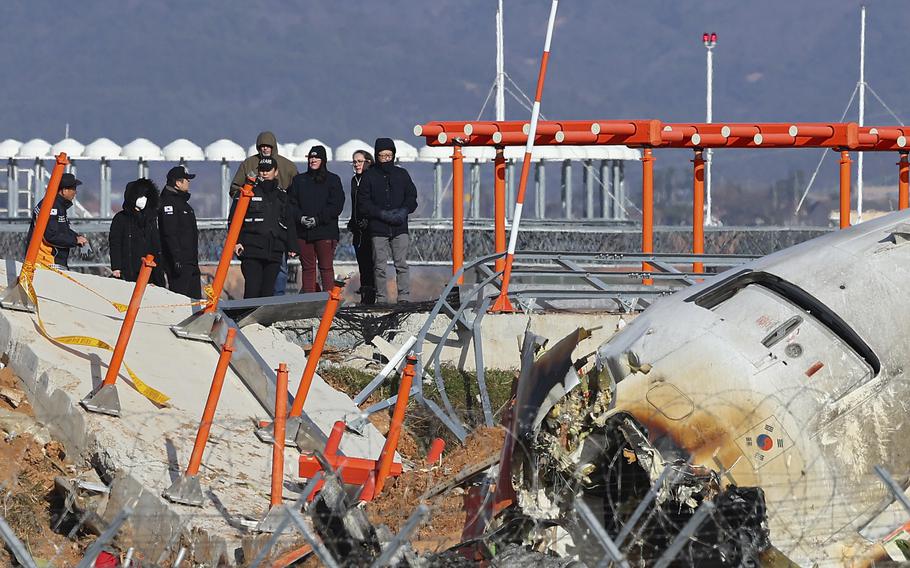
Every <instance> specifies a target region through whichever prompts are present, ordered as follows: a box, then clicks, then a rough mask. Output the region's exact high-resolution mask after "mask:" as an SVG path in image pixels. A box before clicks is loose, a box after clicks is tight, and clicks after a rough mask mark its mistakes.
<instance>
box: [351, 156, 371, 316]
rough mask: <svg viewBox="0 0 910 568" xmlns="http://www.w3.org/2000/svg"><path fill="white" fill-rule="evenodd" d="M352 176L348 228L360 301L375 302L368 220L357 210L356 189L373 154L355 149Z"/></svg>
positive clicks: (368, 167)
mask: <svg viewBox="0 0 910 568" xmlns="http://www.w3.org/2000/svg"><path fill="white" fill-rule="evenodd" d="M351 164H352V166H353V168H354V176H353V177H352V178H351V220H350V221H348V230H349V231H351V240H352V242H353V243H354V254H355V255H356V257H357V269H358V270H359V271H360V290H358V291H357V292H358V293H359V294H360V303H361V304H366V305H371V304H375V303H376V275H375V271H376V267H375V266H373V241H372V240H371V239H370V231H369V227H368V225H369V224H370V220H369V219H367V218H365V217H362V216H361V215H360V213H359V212H358V211H357V190H358V189H359V188H360V182H361V180H362V179H363V172H365V171H366V170H368V169H370V166H372V165H373V156H372V155H371V154H370V153H369V152H367V151H366V150H357V151H356V152H354V156H353V158H352V162H351Z"/></svg>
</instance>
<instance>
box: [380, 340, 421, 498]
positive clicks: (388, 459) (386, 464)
mask: <svg viewBox="0 0 910 568" xmlns="http://www.w3.org/2000/svg"><path fill="white" fill-rule="evenodd" d="M416 364H417V357H415V356H414V355H408V361H407V364H406V365H405V367H404V371H402V372H401V383H399V385H398V399H397V400H396V401H395V410H394V411H393V412H392V423H391V425H390V426H389V433H388V434H387V435H386V437H385V445H384V446H383V447H382V453H380V454H379V466H378V469H379V471H378V472H377V474H376V491H375V494H376V495H379V494H380V493H381V492H382V488H383V486H384V485H385V480H386V478H388V477H389V472H390V471H391V470H392V462H393V461H394V460H395V450H397V449H398V439H399V438H400V437H401V425H402V424H404V413H405V410H407V407H408V397H409V396H410V394H411V384H412V383H413V382H414V373H415V371H414V365H416Z"/></svg>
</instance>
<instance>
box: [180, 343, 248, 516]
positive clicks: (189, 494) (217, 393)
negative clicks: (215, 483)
mask: <svg viewBox="0 0 910 568" xmlns="http://www.w3.org/2000/svg"><path fill="white" fill-rule="evenodd" d="M236 334H237V330H236V329H234V328H228V330H227V338H226V339H225V340H224V344H223V345H222V346H221V355H220V356H219V357H218V365H217V366H216V367H215V375H214V376H213V377H212V386H211V387H210V388H209V397H208V398H207V399H206V401H205V410H203V411H202V420H200V421H199V429H198V430H197V431H196V441H195V442H194V443H193V452H192V453H191V454H190V461H189V463H188V464H187V466H186V472H185V473H184V474H183V475H182V476H180V477H179V478H177V479H176V480H175V481H174V483H173V484H172V485H171V486H170V487H169V488H168V489H167V490H166V491H165V492H164V494H163V496H164V498H165V499H167V500H168V501H172V502H174V503H181V504H183V505H191V506H194V507H201V506H202V505H203V503H204V502H205V498H204V497H203V493H202V486H201V485H200V484H199V478H198V477H196V476H197V475H199V466H200V464H202V454H203V452H205V445H206V443H208V440H209V432H210V431H211V429H212V422H213V420H214V418H215V409H216V408H217V407H218V399H219V398H221V388H222V387H223V386H224V375H225V374H226V373H227V370H228V365H230V364H231V355H233V353H234V336H235V335H236Z"/></svg>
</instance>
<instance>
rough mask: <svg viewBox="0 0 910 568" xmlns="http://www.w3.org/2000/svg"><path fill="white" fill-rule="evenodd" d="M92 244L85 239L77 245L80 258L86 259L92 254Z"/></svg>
mask: <svg viewBox="0 0 910 568" xmlns="http://www.w3.org/2000/svg"><path fill="white" fill-rule="evenodd" d="M92 252H93V251H92V245H90V244H89V242H88V241H85V242H84V243H83V244H81V245H79V257H80V258H81V259H82V260H88V259H89V258H91V256H92Z"/></svg>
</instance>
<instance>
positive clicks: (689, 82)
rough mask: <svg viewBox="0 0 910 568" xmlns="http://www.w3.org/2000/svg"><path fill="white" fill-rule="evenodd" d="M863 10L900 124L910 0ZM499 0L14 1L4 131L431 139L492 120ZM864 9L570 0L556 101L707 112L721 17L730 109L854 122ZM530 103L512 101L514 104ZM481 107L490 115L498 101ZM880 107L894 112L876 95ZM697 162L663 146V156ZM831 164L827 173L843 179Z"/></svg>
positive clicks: (164, 137) (613, 108) (757, 115)
mask: <svg viewBox="0 0 910 568" xmlns="http://www.w3.org/2000/svg"><path fill="white" fill-rule="evenodd" d="M549 4H550V3H549V2H546V1H544V0H535V1H530V0H506V2H505V42H506V54H505V58H506V71H507V73H508V74H509V76H510V78H511V79H512V80H513V81H514V85H515V86H516V87H520V88H521V89H522V90H524V91H525V92H532V91H533V85H534V83H535V80H536V75H537V69H538V65H539V57H540V52H541V48H542V44H543V37H544V33H545V28H546V18H547V14H548V12H549ZM867 4H868V22H867V26H868V32H867V82H868V85H869V86H870V87H871V89H872V90H874V92H875V94H876V95H878V97H880V98H881V99H882V100H883V101H884V102H885V103H887V105H888V107H889V108H890V109H891V111H893V113H894V114H896V115H897V116H898V117H899V118H900V119H903V118H904V117H910V95H908V90H907V89H906V85H905V83H906V79H905V78H906V77H907V76H908V72H910V68H908V67H910V63H908V61H907V59H906V58H905V57H904V56H903V53H902V51H903V50H902V45H903V41H902V40H903V38H904V36H905V32H906V29H908V28H910V3H907V2H905V1H903V0H871V1H870V2H868V3H867ZM495 5H496V3H495V0H433V1H426V0H387V1H385V2H375V1H367V0H362V1H347V0H331V1H328V0H326V1H317V0H310V1H305V2H287V1H279V0H263V1H260V2H256V3H249V2H238V1H234V0H222V1H217V2H216V1H204V0H196V1H176V0H158V1H156V2H147V1H139V0H119V1H114V0H81V1H80V2H66V3H64V2H57V1H51V0H30V1H27V2H26V1H12V0H10V1H8V2H4V3H3V6H2V8H0V16H2V22H3V24H2V26H3V33H2V34H0V48H2V49H4V50H5V52H6V53H7V54H8V56H7V58H6V64H5V65H4V78H5V81H4V96H3V97H2V98H0V112H2V116H3V117H4V120H3V122H2V126H0V130H2V132H0V139H6V138H15V139H18V140H22V141H25V140H28V139H30V138H35V137H41V138H45V139H47V140H48V141H50V142H56V141H57V140H59V139H61V138H63V135H64V132H65V129H66V125H69V132H70V133H71V135H72V136H73V137H75V138H76V139H78V140H80V141H82V142H83V143H87V142H90V141H91V140H94V139H96V138H98V137H101V136H105V137H108V138H111V139H113V140H114V141H115V142H117V143H119V144H125V143H127V142H129V141H131V140H133V139H135V138H137V137H146V138H149V139H151V140H152V141H154V142H155V143H157V144H159V145H162V146H163V145H165V144H167V143H168V142H170V141H172V140H174V139H176V138H188V139H190V140H193V141H194V142H196V143H197V144H199V145H201V146H205V145H206V144H208V143H210V142H212V141H214V140H216V139H219V138H230V139H234V140H236V141H238V142H240V143H241V144H242V145H243V146H244V147H246V146H248V145H249V144H251V143H252V141H253V139H254V138H255V136H256V133H258V132H259V131H260V130H263V129H271V130H273V131H275V132H276V134H277V135H278V137H279V140H282V141H293V142H300V141H302V140H304V139H307V138H318V139H321V140H324V141H326V142H327V143H328V144H330V145H333V146H334V145H338V144H341V143H342V142H344V141H346V140H348V139H350V138H362V139H364V140H369V141H372V140H373V139H374V138H375V137H377V136H393V137H396V138H402V139H405V140H408V141H410V142H411V143H412V144H414V145H419V144H420V143H421V140H419V139H417V138H415V137H413V135H412V134H411V129H412V128H413V126H414V125H415V124H417V123H422V122H425V121H428V120H441V119H451V120H457V119H475V118H476V117H477V116H478V113H479V112H480V110H481V107H482V106H483V102H484V99H485V97H486V95H487V93H488V92H489V88H490V86H491V84H492V81H493V79H494V73H495V35H494V33H495V28H494V13H495ZM859 6H860V2H858V1H854V0H838V1H836V2H832V1H830V0H801V1H800V2H792V1H785V0H766V1H763V2H731V1H729V0H704V1H701V2H697V3H696V2H689V1H681V0H653V1H649V2H616V1H609V0H563V2H561V4H560V9H559V14H558V20H557V27H556V30H555V33H554V38H553V47H552V56H551V59H550V67H549V70H550V71H549V75H548V77H547V84H546V88H545V91H544V100H543V105H542V110H543V113H544V115H545V116H547V117H550V118H604V119H606V118H623V117H628V118H659V119H662V120H664V121H699V120H703V119H704V112H705V108H704V96H705V84H704V82H705V78H704V57H705V50H704V47H703V46H702V44H701V34H702V32H704V31H715V32H716V33H718V35H719V40H718V47H717V49H716V51H715V63H716V75H715V97H714V100H715V103H714V104H715V106H714V115H715V120H716V121H746V120H755V121H824V120H838V119H839V118H840V117H841V115H842V113H843V112H844V109H845V107H846V105H847V102H848V100H849V99H850V96H851V93H852V92H853V90H854V88H855V86H856V84H857V80H858V72H859V71H858V66H859V54H858V47H859V45H858V44H859ZM512 90H514V91H517V88H513V89H512ZM855 114H856V106H855V104H854V106H853V108H852V109H851V110H850V115H849V116H852V117H853V118H854V119H855ZM528 116H529V112H528V111H527V110H526V108H524V106H523V105H521V104H519V103H518V102H517V101H515V100H514V99H512V98H511V97H509V99H508V102H507V118H508V119H527V118H528ZM484 117H485V118H492V107H491V105H487V107H486V109H485V113H484ZM866 119H867V123H868V124H872V123H877V124H882V123H892V124H893V123H895V122H896V121H897V119H895V118H893V117H892V116H891V113H890V112H889V111H888V110H886V108H885V107H884V106H883V105H882V104H879V102H878V101H876V100H875V97H874V96H873V95H872V93H871V92H870V97H869V100H868V101H867V115H866ZM818 156H819V155H818V153H817V152H812V151H799V152H788V151H784V152H778V153H777V154H774V153H772V152H770V151H769V152H763V153H758V152H740V153H736V152H731V153H727V154H723V155H716V156H715V160H716V161H715V173H716V176H719V177H724V176H731V177H735V178H742V179H749V180H752V179H759V180H761V179H765V178H766V177H768V176H769V174H773V175H775V176H778V177H783V176H784V175H785V174H786V172H788V171H790V170H792V169H802V170H806V171H809V172H811V170H812V169H814V167H815V164H816V162H817V160H818ZM689 159H691V156H689V155H687V154H685V153H682V152H676V153H672V152H666V153H661V155H659V156H658V162H657V167H659V168H662V167H674V166H675V167H686V166H685V165H686V163H687V160H689ZM725 160H726V161H725ZM867 161H868V162H869V167H868V168H867V169H868V175H869V176H870V177H869V179H870V181H872V182H881V183H890V182H891V181H893V180H892V178H893V172H892V171H891V170H892V169H893V164H892V162H893V161H895V160H894V159H893V157H892V156H888V157H881V158H878V157H870V158H869V159H868V160H867ZM829 162H830V163H829V164H828V167H826V168H824V169H823V171H822V175H821V177H820V180H822V181H823V182H824V183H826V184H828V185H831V184H833V182H834V174H833V173H832V171H834V170H836V168H835V167H834V166H833V161H831V160H829ZM345 173H346V172H345ZM778 174H779V175H778ZM632 175H634V174H632ZM775 179H777V178H775ZM632 181H633V180H632V178H630V183H631V182H632ZM769 181H773V180H769Z"/></svg>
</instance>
